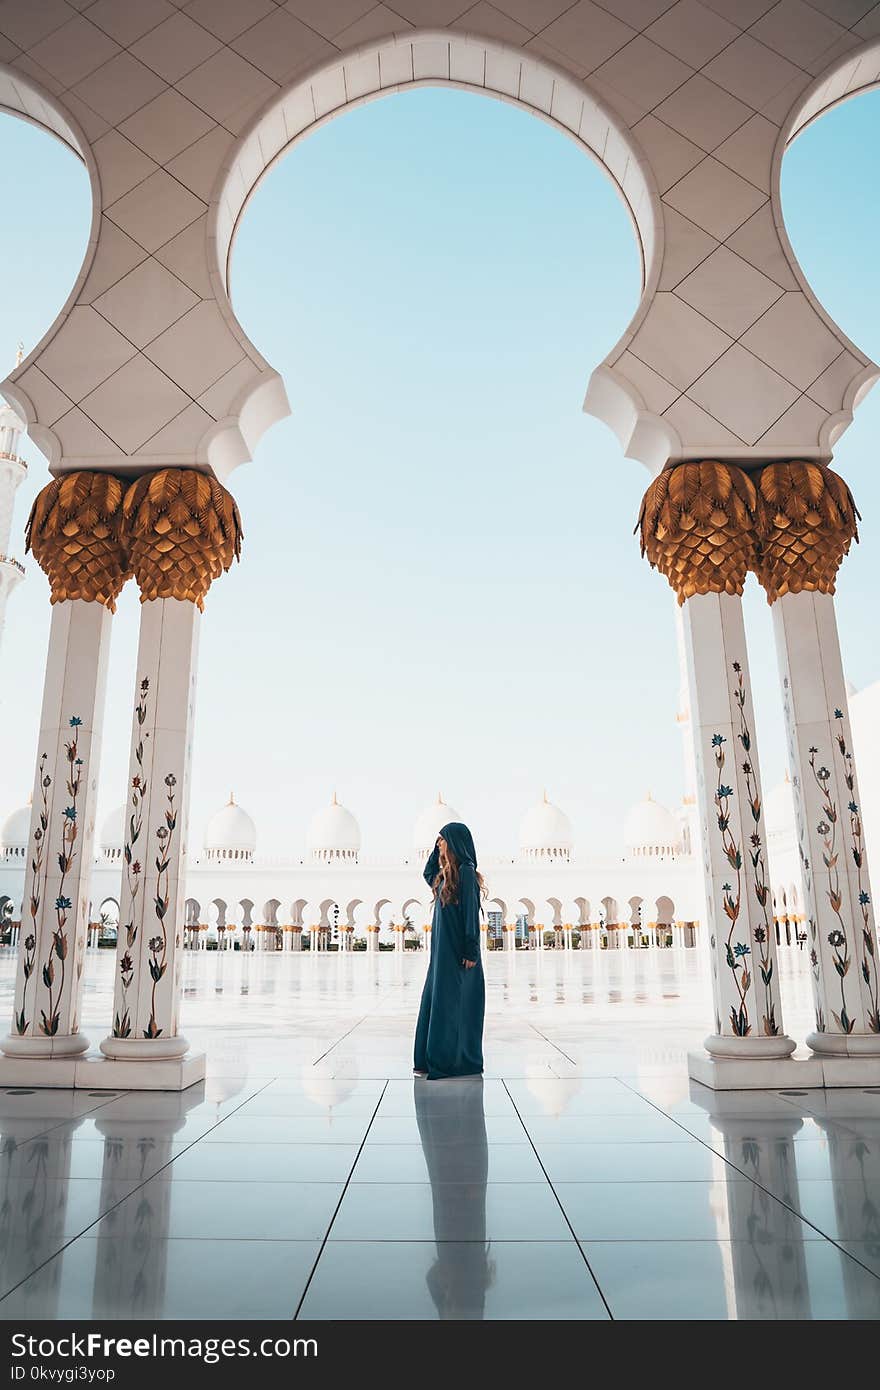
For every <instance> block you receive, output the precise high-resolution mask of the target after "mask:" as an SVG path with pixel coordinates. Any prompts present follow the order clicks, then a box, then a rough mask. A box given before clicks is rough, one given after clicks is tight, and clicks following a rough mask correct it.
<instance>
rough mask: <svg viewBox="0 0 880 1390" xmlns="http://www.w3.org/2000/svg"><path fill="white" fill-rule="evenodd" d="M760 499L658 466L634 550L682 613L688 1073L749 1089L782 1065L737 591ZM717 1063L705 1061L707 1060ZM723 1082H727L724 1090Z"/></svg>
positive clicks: (733, 474)
mask: <svg viewBox="0 0 880 1390" xmlns="http://www.w3.org/2000/svg"><path fill="white" fill-rule="evenodd" d="M757 508H758V502H757V494H756V492H755V487H754V484H753V483H752V482H751V480H750V479H749V478H748V477H747V476H746V474H745V473H744V472H743V471H742V470H741V469H739V468H737V467H735V466H733V465H730V464H720V463H687V464H680V465H678V466H677V467H673V468H670V469H667V470H666V471H665V472H663V473H661V474H660V475H659V476H658V477H657V478H655V480H654V482H653V483H652V484H651V486H650V487H649V488H648V491H647V493H646V494H645V498H644V501H643V503H642V512H641V516H640V525H641V533H642V550H643V552H645V553H647V555H648V558H649V560H650V561H651V563H652V564H653V565H657V566H658V568H659V569H660V570H661V572H662V573H663V574H665V575H666V577H667V579H668V580H669V582H670V584H671V585H672V587H673V589H674V590H675V591H676V593H677V595H678V600H679V603H680V604H681V605H682V620H683V625H684V634H685V647H686V653H687V662H688V680H689V690H690V710H691V720H692V726H693V733H694V742H695V757H696V766H697V774H698V801H699V806H700V813H701V821H702V842H703V860H704V875H705V883H706V899H707V905H708V913H709V928H710V930H709V940H710V948H711V959H712V985H713V995H714V1002H715V1033H714V1034H713V1035H712V1036H711V1037H709V1038H707V1039H706V1049H707V1051H708V1052H709V1054H710V1058H709V1059H707V1058H706V1057H705V1056H704V1055H703V1054H692V1055H691V1058H690V1066H691V1075H692V1076H695V1077H696V1078H697V1079H698V1080H700V1081H704V1082H705V1083H706V1084H708V1085H716V1084H719V1083H720V1081H721V1079H722V1078H723V1075H724V1071H725V1068H724V1066H723V1059H725V1058H727V1059H730V1060H731V1061H733V1060H734V1059H735V1060H736V1062H737V1064H738V1069H739V1079H740V1080H742V1079H743V1073H742V1071H741V1067H742V1065H743V1064H744V1063H745V1062H746V1061H755V1062H757V1061H758V1060H759V1059H760V1062H761V1064H762V1065H759V1066H757V1067H756V1069H753V1072H752V1074H751V1076H750V1078H749V1081H748V1082H747V1083H746V1084H750V1085H753V1086H754V1085H758V1084H767V1085H772V1084H775V1081H776V1078H775V1076H774V1077H771V1075H770V1073H769V1071H768V1069H767V1067H766V1066H764V1065H763V1063H765V1062H768V1061H771V1060H773V1059H780V1060H781V1059H784V1058H786V1057H788V1056H789V1055H790V1054H791V1053H792V1052H793V1051H794V1047H795V1044H794V1042H793V1041H792V1040H791V1039H790V1038H788V1037H786V1035H785V1032H784V1028H783V1020H782V1007H781V1003H780V999H779V992H778V970H777V965H776V938H775V933H774V930H773V920H772V902H771V898H770V886H769V882H768V876H767V857H766V846H765V842H764V830H763V796H762V791H761V777H760V771H759V767H758V751H757V746H756V742H755V732H754V730H755V721H754V712H753V709H752V694H751V682H750V679H749V665H748V654H747V652H746V643H745V630H744V626H743V618H742V605H741V601H740V595H741V594H742V589H743V584H744V581H745V577H746V573H747V571H748V569H749V568H750V567H752V566H754V564H755V561H756V555H757V522H756V513H757ZM712 1059H714V1060H712ZM728 1084H729V1083H728Z"/></svg>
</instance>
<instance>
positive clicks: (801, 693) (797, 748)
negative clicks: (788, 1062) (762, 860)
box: [772, 592, 880, 1080]
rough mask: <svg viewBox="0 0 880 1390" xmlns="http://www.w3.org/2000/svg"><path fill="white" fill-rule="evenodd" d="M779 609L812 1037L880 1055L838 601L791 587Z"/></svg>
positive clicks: (875, 954)
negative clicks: (811, 999) (813, 1017)
mask: <svg viewBox="0 0 880 1390" xmlns="http://www.w3.org/2000/svg"><path fill="white" fill-rule="evenodd" d="M772 613H773V627H774V632H775V635H776V652H777V659H778V663H779V674H780V681H781V684H782V702H783V711H784V715H785V726H786V735H787V739H788V754H789V763H790V768H791V779H792V790H793V792H794V802H795V817H796V826H797V836H798V847H799V851H800V862H801V877H802V882H803V889H804V903H805V905H806V915H807V932H808V936H809V940H808V943H807V949H808V950H809V952H810V974H811V979H812V983H813V997H814V1004H815V1011H816V1028H815V1030H814V1032H812V1033H811V1034H810V1035H809V1037H808V1038H807V1042H808V1044H809V1046H810V1047H811V1048H812V1050H813V1051H814V1052H815V1053H818V1054H822V1055H823V1056H827V1057H835V1056H839V1057H850V1058H852V1057H858V1056H866V1055H870V1056H877V1055H880V970H878V967H880V951H878V945H877V928H876V924H875V921H874V909H873V902H872V894H871V885H870V881H869V875H868V860H867V853H866V848H865V833H864V824H863V821H862V815H861V798H860V796H859V786H858V776H857V773H856V765H855V759H854V756H853V744H852V732H851V729H850V722H849V711H848V708H847V695H846V681H845V679H844V674H843V663H842V661H841V656H840V642H839V640H838V634H837V620H836V617H835V613H834V599H833V597H832V595H831V594H819V593H807V592H803V593H796V594H792V593H789V594H785V595H783V596H781V597H780V598H778V599H777V600H776V601H775V603H773V605H772ZM866 1075H867V1074H866ZM868 1079H869V1080H870V1079H876V1078H873V1077H868Z"/></svg>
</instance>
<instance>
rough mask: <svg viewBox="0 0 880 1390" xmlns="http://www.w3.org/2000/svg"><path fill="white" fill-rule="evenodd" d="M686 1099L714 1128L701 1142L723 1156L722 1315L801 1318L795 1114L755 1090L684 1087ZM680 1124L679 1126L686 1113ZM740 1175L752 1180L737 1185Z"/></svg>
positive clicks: (806, 1293)
mask: <svg viewBox="0 0 880 1390" xmlns="http://www.w3.org/2000/svg"><path fill="white" fill-rule="evenodd" d="M691 1099H692V1100H693V1101H695V1102H696V1103H697V1104H698V1105H699V1106H700V1107H701V1108H702V1109H704V1110H705V1111H707V1112H708V1114H709V1115H710V1116H711V1119H712V1126H713V1128H714V1129H715V1130H716V1131H717V1133H716V1134H715V1135H713V1136H712V1137H711V1138H710V1139H708V1141H707V1142H708V1143H709V1144H711V1145H712V1147H713V1148H715V1149H716V1150H717V1151H719V1152H720V1153H722V1154H723V1156H724V1159H725V1160H726V1162H725V1163H724V1165H723V1174H724V1178H725V1188H724V1206H723V1208H721V1209H720V1210H719V1211H718V1227H719V1229H718V1239H719V1241H724V1242H729V1245H726V1246H725V1248H726V1250H727V1251H729V1258H730V1273H731V1279H732V1284H733V1299H732V1304H733V1306H732V1307H731V1309H730V1316H731V1317H735V1318H739V1319H746V1318H748V1319H758V1318H760V1319H765V1318H772V1319H778V1318H785V1319H795V1318H796V1319H809V1318H810V1317H812V1313H811V1304H810V1288H809V1280H808V1274H807V1259H806V1251H805V1249H804V1229H805V1228H804V1225H803V1222H802V1221H801V1220H800V1218H799V1217H798V1216H796V1215H795V1211H796V1210H797V1207H798V1180H797V1164H796V1157H795V1155H796V1151H797V1145H796V1144H795V1142H794V1139H795V1135H796V1134H797V1133H798V1132H799V1131H800V1130H801V1129H802V1128H803V1123H804V1122H803V1120H802V1118H801V1117H800V1115H798V1113H797V1111H796V1110H795V1109H794V1107H793V1106H792V1107H791V1115H790V1116H789V1115H788V1114H785V1113H780V1105H779V1101H778V1099H777V1098H776V1096H763V1095H761V1094H760V1093H757V1094H756V1093H755V1092H751V1093H749V1094H748V1095H742V1094H737V1093H736V1092H708V1091H706V1089H705V1088H704V1087H701V1086H692V1087H691ZM682 1122H683V1123H684V1125H685V1127H687V1118H686V1117H683V1120H682ZM743 1174H745V1175H746V1176H747V1177H748V1178H750V1179H752V1181H750V1182H744V1181H743V1180H742V1177H743ZM718 1176H719V1177H720V1176H721V1173H720V1172H719V1174H718ZM812 1234H813V1233H812V1232H810V1235H812Z"/></svg>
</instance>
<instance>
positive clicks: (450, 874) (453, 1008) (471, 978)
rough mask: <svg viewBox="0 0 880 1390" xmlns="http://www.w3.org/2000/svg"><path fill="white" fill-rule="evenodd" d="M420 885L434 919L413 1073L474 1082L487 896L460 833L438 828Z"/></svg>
mask: <svg viewBox="0 0 880 1390" xmlns="http://www.w3.org/2000/svg"><path fill="white" fill-rule="evenodd" d="M425 878H426V880H427V882H428V883H429V884H430V885H431V891H432V892H433V894H434V919H433V922H432V924H431V959H430V964H429V965H428V975H427V978H426V980H425V987H424V989H423V990H422V1002H421V1006H420V1008H419V1019H418V1023H417V1024H416V1038H415V1050H414V1063H413V1070H414V1071H415V1073H416V1075H417V1076H427V1078H428V1080H429V1081H439V1080H440V1079H441V1078H443V1077H450V1076H480V1075H482V1071H483V1016H484V1014H485V1011H486V984H485V980H484V978H483V965H482V961H481V960H480V897H481V895H482V896H485V893H486V890H485V887H484V885H483V876H482V874H479V873H477V851H476V850H475V848H474V840H473V836H472V835H471V832H470V831H469V830H468V828H467V826H466V825H461V824H460V823H459V822H458V821H451V822H450V823H449V825H444V827H443V829H442V830H441V831H440V834H439V835H438V837H437V843H436V845H435V846H434V849H433V852H432V853H431V855H430V857H429V859H428V862H427V864H426V865H425Z"/></svg>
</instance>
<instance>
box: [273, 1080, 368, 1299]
mask: <svg viewBox="0 0 880 1390" xmlns="http://www.w3.org/2000/svg"><path fill="white" fill-rule="evenodd" d="M387 1087H388V1080H387V1078H386V1080H385V1085H384V1086H383V1088H382V1093H381V1095H380V1096H379V1099H378V1100H377V1101H376V1108H375V1110H374V1111H373V1114H372V1116H371V1118H370V1125H372V1123H373V1120H375V1118H376V1115H377V1114H378V1111H379V1106H380V1105H381V1104H382V1096H384V1094H385V1091H386V1089H387ZM370 1125H368V1126H367V1132H366V1134H365V1135H364V1137H363V1139H362V1140H361V1142H360V1145H359V1146H358V1151H357V1153H356V1154H355V1156H354V1160H353V1162H352V1165H351V1167H350V1169H349V1170H348V1177H347V1178H346V1179H345V1182H344V1184H343V1187H342V1191H341V1192H340V1194H339V1200H338V1201H337V1203H336V1206H335V1207H334V1208H333V1212H332V1215H331V1217H330V1221H329V1222H328V1225H327V1230H326V1231H325V1232H324V1239H323V1240H322V1241H321V1244H320V1248H319V1250H318V1253H317V1255H316V1256H315V1259H314V1262H313V1264H312V1267H311V1269H310V1270H309V1276H308V1278H307V1279H306V1282H305V1284H304V1286H303V1291H302V1293H301V1294H300V1296H299V1300H298V1302H297V1305H296V1308H295V1309H294V1311H293V1313H292V1314H291V1321H292V1322H296V1321H297V1319H298V1318H299V1314H300V1309H301V1308H302V1306H303V1303H304V1301H305V1298H306V1295H307V1294H308V1291H309V1287H310V1285H311V1282H312V1280H313V1279H314V1277H315V1271H316V1270H317V1268H318V1265H319V1264H320V1262H321V1256H322V1255H323V1253H324V1250H325V1249H326V1246H327V1241H328V1240H329V1238H330V1232H331V1231H332V1229H333V1222H334V1221H335V1220H336V1217H337V1216H338V1214H339V1208H340V1207H341V1206H342V1202H343V1199H344V1198H345V1194H346V1192H347V1191H348V1188H349V1184H350V1183H351V1177H352V1173H353V1172H354V1170H355V1168H356V1167H357V1164H358V1161H359V1159H360V1156H361V1153H362V1152H363V1148H364V1144H365V1143H366V1142H367V1134H369V1132H370Z"/></svg>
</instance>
